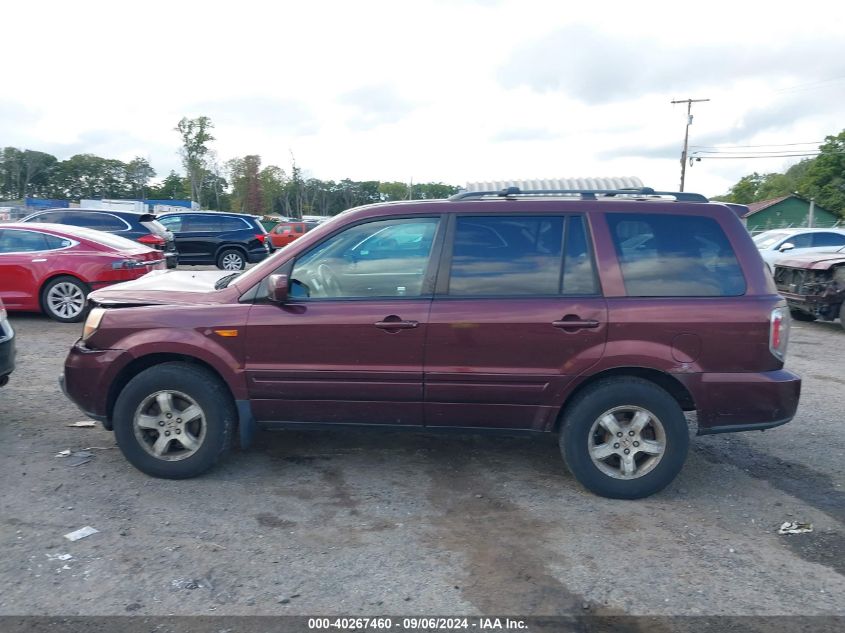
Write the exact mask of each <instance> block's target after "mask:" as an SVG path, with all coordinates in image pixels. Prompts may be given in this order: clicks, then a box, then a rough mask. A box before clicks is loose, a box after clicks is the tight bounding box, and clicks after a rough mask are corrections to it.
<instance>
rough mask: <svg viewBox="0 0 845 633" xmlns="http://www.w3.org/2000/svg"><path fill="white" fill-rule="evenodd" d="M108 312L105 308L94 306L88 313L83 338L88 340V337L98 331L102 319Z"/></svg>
mask: <svg viewBox="0 0 845 633" xmlns="http://www.w3.org/2000/svg"><path fill="white" fill-rule="evenodd" d="M105 313H106V311H105V309H104V308H92V309H91V311H90V312H89V313H88V318H87V319H85V326H84V327H83V328H82V340H83V341H87V340H88V338H89V337H90V336H91V335H92V334H94V332H96V331H97V328H98V327H100V321H102V320H103V315H104V314H105Z"/></svg>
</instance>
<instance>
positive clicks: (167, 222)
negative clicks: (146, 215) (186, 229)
mask: <svg viewBox="0 0 845 633" xmlns="http://www.w3.org/2000/svg"><path fill="white" fill-rule="evenodd" d="M158 221H159V222H161V224H162V225H163V226H164V227H165V228H166V229H167V230H169V231H173V232H175V233H178V232H179V231H181V230H182V216H181V215H168V216H164V217H160V218H159V219H158Z"/></svg>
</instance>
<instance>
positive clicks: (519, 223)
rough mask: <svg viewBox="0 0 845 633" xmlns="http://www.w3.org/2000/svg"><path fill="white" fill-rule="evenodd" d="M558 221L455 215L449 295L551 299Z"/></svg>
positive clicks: (556, 282) (556, 288)
mask: <svg viewBox="0 0 845 633" xmlns="http://www.w3.org/2000/svg"><path fill="white" fill-rule="evenodd" d="M563 220H564V219H563V217H555V216H539V217H525V216H490V217H480V216H473V217H466V216H465V217H459V218H458V219H457V225H456V229H455V240H454V247H453V250H452V268H451V273H450V277H449V294H450V295H458V296H461V295H497V296H515V295H556V294H558V293H559V292H560V278H561V255H562V251H563Z"/></svg>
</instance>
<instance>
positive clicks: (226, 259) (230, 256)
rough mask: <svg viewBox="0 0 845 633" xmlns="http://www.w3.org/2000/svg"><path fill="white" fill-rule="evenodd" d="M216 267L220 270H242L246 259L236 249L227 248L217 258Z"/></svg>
mask: <svg viewBox="0 0 845 633" xmlns="http://www.w3.org/2000/svg"><path fill="white" fill-rule="evenodd" d="M217 267H218V268H221V269H222V270H243V269H244V268H246V257H244V254H243V253H242V252H241V251H239V250H238V249H236V248H227V249H226V250H224V251H223V252H221V253H220V255H218V256H217Z"/></svg>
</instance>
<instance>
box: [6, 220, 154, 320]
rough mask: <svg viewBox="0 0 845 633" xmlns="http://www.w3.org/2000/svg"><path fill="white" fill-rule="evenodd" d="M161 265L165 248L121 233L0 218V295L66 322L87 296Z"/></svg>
mask: <svg viewBox="0 0 845 633" xmlns="http://www.w3.org/2000/svg"><path fill="white" fill-rule="evenodd" d="M158 269H162V270H164V269H165V260H164V254H163V253H162V252H161V251H156V250H153V249H151V248H148V247H146V246H144V245H142V244H138V243H137V242H133V241H131V240H128V239H126V238H124V237H119V236H116V235H111V234H109V233H104V232H102V231H95V230H93V229H83V228H80V227H73V226H63V225H59V224H36V223H31V222H30V223H27V224H0V299H2V300H3V303H4V304H5V305H6V309H7V310H9V311H13V310H26V311H33V312H41V311H43V312H44V313H45V314H47V315H48V316H50V317H51V318H53V319H55V320H56V321H63V322H65V323H72V322H75V321H80V320H82V318H83V317H84V316H85V313H86V308H87V296H88V293H89V292H91V291H92V290H97V289H99V288H103V287H105V286H108V285H109V284H114V283H117V282H120V281H130V280H132V279H138V278H139V277H141V276H142V275H145V274H147V273H148V272H150V271H151V270H158Z"/></svg>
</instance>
